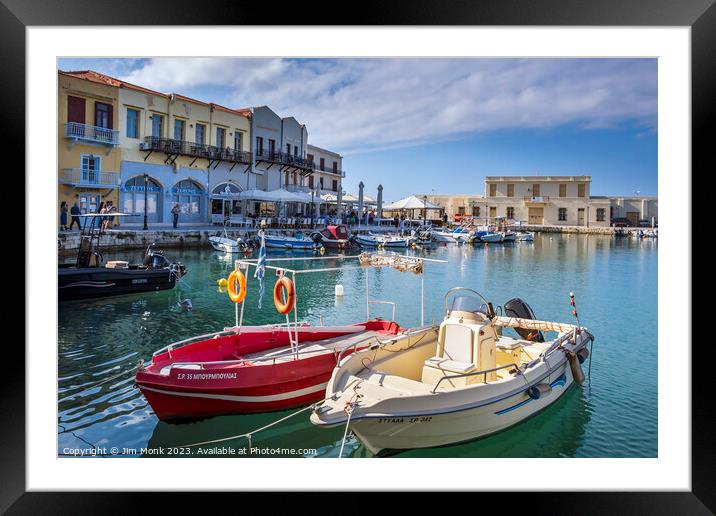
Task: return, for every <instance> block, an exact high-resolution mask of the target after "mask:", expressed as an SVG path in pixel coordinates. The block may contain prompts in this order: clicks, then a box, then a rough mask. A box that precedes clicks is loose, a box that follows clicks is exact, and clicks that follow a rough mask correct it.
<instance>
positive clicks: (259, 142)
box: [256, 136, 264, 154]
mask: <svg viewBox="0 0 716 516" xmlns="http://www.w3.org/2000/svg"><path fill="white" fill-rule="evenodd" d="M263 153H264V139H263V138H261V137H260V136H257V137H256V154H263Z"/></svg>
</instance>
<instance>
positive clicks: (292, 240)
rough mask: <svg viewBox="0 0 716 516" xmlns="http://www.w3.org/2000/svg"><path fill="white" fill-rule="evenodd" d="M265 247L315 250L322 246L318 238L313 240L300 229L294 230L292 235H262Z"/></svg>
mask: <svg viewBox="0 0 716 516" xmlns="http://www.w3.org/2000/svg"><path fill="white" fill-rule="evenodd" d="M264 240H265V241H266V247H271V248H276V249H289V250H290V249H304V250H313V251H317V250H319V249H320V248H321V247H323V246H322V245H321V243H320V240H318V239H316V240H315V241H314V240H313V239H312V238H311V237H310V236H308V235H306V234H304V233H303V232H301V231H296V232H295V233H294V234H293V236H288V235H270V234H266V235H264Z"/></svg>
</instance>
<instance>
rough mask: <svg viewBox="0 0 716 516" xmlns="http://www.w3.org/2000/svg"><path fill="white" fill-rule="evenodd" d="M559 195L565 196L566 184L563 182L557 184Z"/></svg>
mask: <svg viewBox="0 0 716 516" xmlns="http://www.w3.org/2000/svg"><path fill="white" fill-rule="evenodd" d="M559 196H560V197H567V185H566V184H565V183H560V185H559Z"/></svg>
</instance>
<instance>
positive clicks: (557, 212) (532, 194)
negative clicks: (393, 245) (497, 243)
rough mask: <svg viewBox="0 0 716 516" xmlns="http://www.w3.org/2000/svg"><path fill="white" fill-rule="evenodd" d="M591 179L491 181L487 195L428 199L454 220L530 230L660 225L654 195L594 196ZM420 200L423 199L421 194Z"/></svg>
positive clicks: (488, 179) (509, 178)
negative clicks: (617, 223)
mask: <svg viewBox="0 0 716 516" xmlns="http://www.w3.org/2000/svg"><path fill="white" fill-rule="evenodd" d="M591 181H592V179H591V176H488V177H486V178H485V189H484V194H483V195H464V194H461V195H427V198H428V200H429V201H430V202H433V203H435V204H438V205H440V206H442V207H443V208H444V209H445V213H446V214H447V215H448V218H449V220H452V221H460V220H462V219H464V218H466V217H475V218H480V219H485V220H488V221H494V220H495V219H497V218H504V219H507V220H514V221H522V222H523V223H525V224H529V225H537V226H539V225H546V226H583V227H608V226H610V224H611V221H612V220H613V219H615V218H624V219H628V220H629V225H630V226H638V225H639V223H640V221H642V224H645V222H644V221H648V222H649V223H651V222H652V218H653V222H654V223H658V199H657V197H653V196H632V197H628V196H626V197H625V196H592V195H590V189H591ZM419 196H420V195H419Z"/></svg>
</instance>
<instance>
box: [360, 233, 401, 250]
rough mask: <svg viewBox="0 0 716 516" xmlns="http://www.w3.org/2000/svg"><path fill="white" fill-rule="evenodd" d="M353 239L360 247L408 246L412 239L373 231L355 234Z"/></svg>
mask: <svg viewBox="0 0 716 516" xmlns="http://www.w3.org/2000/svg"><path fill="white" fill-rule="evenodd" d="M354 239H355V241H356V242H357V243H358V244H359V245H360V246H361V247H408V246H410V243H411V241H412V238H411V237H402V236H398V235H388V234H385V235H379V234H373V233H368V234H367V235H355V236H354Z"/></svg>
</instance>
